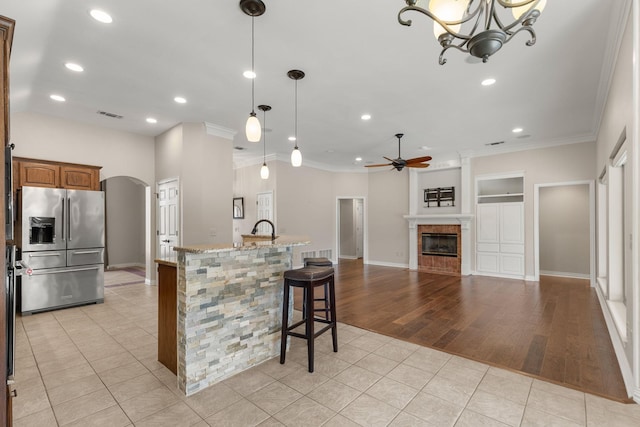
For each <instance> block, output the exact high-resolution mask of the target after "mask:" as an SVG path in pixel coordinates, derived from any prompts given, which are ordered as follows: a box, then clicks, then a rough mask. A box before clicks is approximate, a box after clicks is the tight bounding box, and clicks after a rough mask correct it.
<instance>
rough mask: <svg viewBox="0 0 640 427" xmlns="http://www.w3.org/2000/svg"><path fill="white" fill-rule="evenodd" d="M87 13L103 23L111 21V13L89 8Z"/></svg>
mask: <svg viewBox="0 0 640 427" xmlns="http://www.w3.org/2000/svg"><path fill="white" fill-rule="evenodd" d="M89 14H90V15H91V17H92V18H93V19H95V20H96V21H98V22H102V23H103V24H111V23H112V22H113V18H111V15H109V14H108V13H107V12H105V11H102V10H98V9H93V10H91V12H89Z"/></svg>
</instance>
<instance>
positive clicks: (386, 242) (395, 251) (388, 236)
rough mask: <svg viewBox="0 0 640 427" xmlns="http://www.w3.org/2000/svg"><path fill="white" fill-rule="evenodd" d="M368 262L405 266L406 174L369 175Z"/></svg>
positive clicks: (407, 261) (403, 172) (406, 261)
mask: <svg viewBox="0 0 640 427" xmlns="http://www.w3.org/2000/svg"><path fill="white" fill-rule="evenodd" d="M368 176H369V199H368V200H369V205H368V209H367V215H368V218H369V223H368V234H369V262H370V263H372V264H381V265H389V266H396V267H408V266H409V254H408V252H407V248H408V247H409V227H408V224H407V220H406V219H404V217H403V216H404V215H407V214H408V213H409V172H408V170H406V169H405V170H403V171H401V172H397V171H380V172H369V174H368Z"/></svg>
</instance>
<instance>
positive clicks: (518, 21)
mask: <svg viewBox="0 0 640 427" xmlns="http://www.w3.org/2000/svg"><path fill="white" fill-rule="evenodd" d="M497 1H498V3H500V4H501V5H502V6H504V7H505V8H508V9H511V8H514V7H518V6H526V5H528V4H531V3H534V4H532V5H531V8H530V9H529V11H528V12H527V13H523V14H522V16H521V17H520V18H518V19H516V20H515V21H513V22H512V23H511V24H509V25H504V24H502V22H501V21H500V18H499V17H498V15H497V13H495V11H494V15H493V18H494V20H495V22H496V24H497V25H498V26H499V27H500V29H501V30H502V31H504V32H505V33H507V34H509V35H513V34H515V32H512V31H511V29H512V28H513V27H515V26H517V25H522V26H530V25H531V24H530V25H526V24H523V22H526V21H528V20H530V19H531V18H534V20H535V19H537V18H538V16H540V12H539V11H538V10H536V6H537V5H538V3H540V0H529V1H524V2H521V3H513V4H512V3H505V2H504V0H497ZM532 22H534V21H532ZM518 31H520V30H518ZM534 43H535V42H534Z"/></svg>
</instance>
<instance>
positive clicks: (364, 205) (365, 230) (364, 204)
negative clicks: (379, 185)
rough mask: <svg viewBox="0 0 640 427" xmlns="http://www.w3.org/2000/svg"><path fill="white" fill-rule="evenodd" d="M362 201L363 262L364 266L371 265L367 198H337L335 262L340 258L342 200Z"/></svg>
mask: <svg viewBox="0 0 640 427" xmlns="http://www.w3.org/2000/svg"><path fill="white" fill-rule="evenodd" d="M355 199H358V200H362V262H363V263H364V264H368V263H369V245H368V241H369V234H368V227H367V221H368V220H367V198H366V197H365V196H338V197H336V211H335V212H336V234H335V249H334V252H333V253H334V254H335V256H334V258H335V262H336V263H337V262H338V259H339V258H340V200H355Z"/></svg>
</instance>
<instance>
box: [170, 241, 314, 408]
mask: <svg viewBox="0 0 640 427" xmlns="http://www.w3.org/2000/svg"><path fill="white" fill-rule="evenodd" d="M307 244H309V240H308V238H306V237H298V236H280V237H279V238H278V239H277V240H275V241H271V240H268V241H260V242H252V243H246V244H244V245H242V244H231V245H196V246H186V247H176V248H174V250H175V251H176V253H177V258H176V260H177V262H176V266H177V330H176V336H177V338H176V340H177V377H178V387H179V388H180V390H182V391H183V392H184V393H185V394H186V395H187V396H189V395H192V394H194V393H197V392H198V391H200V390H203V389H205V388H207V387H209V386H210V385H213V384H215V383H217V382H219V381H221V380H224V379H226V378H228V377H230V376H232V375H235V374H237V373H239V372H241V371H244V370H246V369H248V368H251V367H252V366H256V365H258V364H260V363H262V362H264V361H266V360H268V359H271V358H273V357H275V356H277V355H278V354H280V348H279V345H280V328H281V321H282V320H281V319H282V311H281V310H282V293H283V273H284V272H285V271H286V270H289V269H291V268H292V263H293V259H292V258H293V248H294V247H295V246H301V245H307ZM159 299H161V296H160V295H159ZM162 304H163V302H162V301H160V300H159V302H158V306H159V307H160V306H161V305H162ZM289 310H293V305H291V306H290V307H289ZM159 325H160V323H159ZM160 334H161V331H159V335H160ZM159 340H160V339H159Z"/></svg>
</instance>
